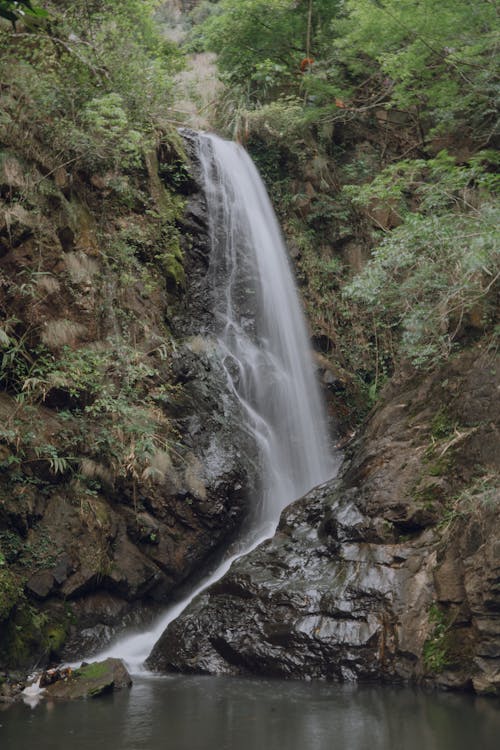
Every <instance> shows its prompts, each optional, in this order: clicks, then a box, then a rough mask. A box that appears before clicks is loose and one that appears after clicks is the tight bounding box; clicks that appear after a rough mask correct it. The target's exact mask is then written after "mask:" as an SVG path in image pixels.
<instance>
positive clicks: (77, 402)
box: [0, 144, 251, 668]
mask: <svg viewBox="0 0 500 750" xmlns="http://www.w3.org/2000/svg"><path fill="white" fill-rule="evenodd" d="M167 145H168V144H167ZM167 145H165V144H163V145H161V146H160V147H159V148H158V153H157V154H154V153H152V154H150V155H149V157H148V159H147V171H145V172H144V173H141V174H139V175H135V176H131V177H130V180H131V181H133V180H136V181H137V185H136V187H138V188H140V190H141V191H142V192H141V193H139V192H137V195H140V194H142V195H143V196H144V195H147V196H148V201H149V203H148V204H147V205H148V206H149V208H151V207H153V206H154V207H155V210H156V211H157V212H158V214H159V215H160V214H165V215H167V216H168V215H170V214H169V211H170V213H171V212H172V210H173V209H172V201H173V198H172V195H173V193H172V189H170V192H169V190H168V189H166V187H167V188H169V187H170V188H171V186H169V185H168V184H167V183H165V184H164V183H163V182H162V180H164V179H167V178H164V177H162V175H164V173H165V172H166V173H168V174H170V172H169V169H170V170H171V169H173V168H174V167H175V168H177V166H176V165H177V164H178V163H180V160H181V157H180V156H179V154H178V153H177V152H176V151H175V150H172V149H173V147H172V146H170V147H169V148H170V150H169V148H167ZM4 162H5V163H4ZM2 164H3V166H4V169H3V172H2V171H0V188H1V189H0V271H1V273H2V279H3V281H2V284H1V285H0V308H1V310H0V312H1V313H2V316H1V317H2V319H3V318H6V319H10V318H12V320H14V321H16V326H17V328H16V329H15V330H14V329H13V328H8V327H7V328H5V330H4V329H3V328H2V331H1V332H2V334H3V336H4V339H5V341H4V342H3V344H2V346H3V345H4V344H5V346H7V344H6V343H5V342H6V341H8V343H9V346H10V344H11V341H10V339H8V336H7V333H6V332H5V331H7V330H8V332H9V334H11V336H12V342H14V343H15V342H16V341H17V337H19V340H20V341H22V342H23V345H25V346H26V347H27V348H26V354H25V359H26V361H29V362H37V361H38V360H40V361H41V362H42V364H43V362H45V363H47V362H52V361H53V362H54V363H56V362H59V361H61V360H63V359H64V358H65V357H66V359H67V360H68V361H69V362H70V363H71V362H73V365H70V366H69V369H68V366H67V370H66V371H65V373H64V375H63V376H61V373H59V375H57V373H56V376H55V381H57V382H55V381H54V375H53V373H52V372H51V371H50V367H49V374H48V375H46V374H44V376H43V377H38V378H34V379H32V380H33V381H36V382H37V383H39V382H42V381H43V382H44V386H43V391H41V392H40V394H37V395H35V397H33V398H27V399H24V392H23V400H22V401H20V400H16V399H15V397H14V396H15V393H16V389H19V390H23V388H24V385H23V383H24V380H23V379H24V378H28V382H32V381H30V380H29V377H28V376H29V375H30V373H31V371H30V372H28V371H27V372H26V373H24V374H23V376H22V378H21V382H20V383H18V382H17V380H16V379H15V378H13V379H12V382H11V381H8V379H7V376H6V375H5V374H2V383H1V384H0V385H1V387H0V390H1V391H2V392H1V393H0V423H1V424H2V425H6V427H5V429H4V428H2V430H1V431H0V433H1V434H0V634H1V637H0V666H5V667H10V668H17V667H19V668H21V667H28V668H29V667H31V666H32V665H33V664H34V663H38V664H40V663H41V664H43V663H47V662H48V661H51V660H54V659H60V658H62V659H75V658H78V657H80V658H81V657H83V656H86V657H88V656H89V655H91V654H92V653H95V652H96V651H97V650H99V649H102V648H103V647H104V646H105V645H106V644H107V643H108V642H109V641H110V640H111V639H112V638H113V637H114V636H116V635H117V633H119V632H120V631H122V630H123V629H125V628H127V627H130V626H134V625H135V626H137V625H138V624H139V623H147V621H148V620H151V619H152V618H153V617H154V616H155V615H156V614H157V612H158V610H159V609H160V608H164V607H165V605H166V604H167V603H170V602H171V601H172V598H173V597H174V596H175V595H176V593H175V592H176V591H177V589H178V588H179V587H180V586H182V585H184V583H185V582H186V581H187V580H188V579H189V578H190V577H191V576H196V575H197V574H198V573H200V572H201V571H202V569H203V567H204V566H205V565H206V564H207V562H209V561H210V559H211V557H212V556H213V555H216V554H218V551H219V549H220V548H221V547H223V546H224V545H226V544H228V543H229V542H230V541H231V540H232V538H233V537H234V535H235V533H236V532H237V530H238V528H239V526H240V524H241V522H242V521H243V519H244V517H245V515H246V512H247V490H248V487H249V484H250V479H249V471H248V467H249V462H250V461H251V455H250V453H251V452H250V451H249V450H248V447H247V438H245V437H244V436H243V433H242V431H241V430H240V423H241V418H240V417H241V415H240V411H239V405H238V404H237V402H236V399H235V398H232V397H231V395H230V394H229V393H228V394H227V396H224V395H222V394H224V393H225V392H226V391H227V385H226V375H225V373H224V372H223V371H222V368H221V366H220V364H219V361H218V358H217V356H216V354H215V345H214V339H213V333H212V331H213V316H212V313H211V302H210V294H209V290H208V282H207V278H206V276H207V267H208V255H209V250H208V239H207V226H206V216H205V213H204V212H205V208H204V202H203V197H202V195H201V194H200V187H199V185H198V184H197V182H196V177H197V175H196V165H195V164H194V166H193V169H194V177H193V176H190V175H189V174H188V173H187V172H186V173H185V174H184V172H182V177H183V183H182V185H181V187H180V188H179V186H178V185H176V186H175V187H176V190H177V189H179V191H180V192H182V193H183V195H184V197H185V198H186V201H187V207H186V212H185V216H184V218H180V216H179V219H178V221H179V224H183V226H182V230H183V231H182V237H181V241H182V242H183V243H184V247H183V255H184V269H183V272H184V273H185V276H186V283H185V285H184V286H183V288H182V289H181V287H180V284H177V285H175V284H174V281H173V279H172V276H170V277H169V276H167V278H166V279H165V272H164V269H163V266H162V267H161V268H160V272H159V273H158V269H156V271H154V269H153V270H152V268H153V266H152V265H151V258H152V257H153V256H151V253H152V252H153V251H154V252H155V253H158V254H161V253H164V252H165V250H167V251H168V250H169V248H168V244H167V247H165V242H166V240H165V237H164V236H163V235H161V234H159V235H154V234H150V235H149V234H148V233H151V232H153V228H154V226H155V222H156V223H157V219H151V220H149V219H148V218H147V217H146V216H145V212H146V213H148V212H147V211H146V208H147V206H145V205H141V204H140V203H139V204H138V205H135V204H134V205H133V206H132V208H131V207H130V206H129V205H122V204H121V203H120V202H119V201H117V197H116V195H114V194H113V192H112V188H111V187H110V185H111V184H113V180H112V179H111V178H112V177H113V175H111V177H110V178H109V179H108V177H106V175H104V176H103V177H101V176H99V175H93V176H90V177H89V176H88V175H87V176H82V175H75V178H74V180H73V182H72V183H71V185H68V184H64V185H63V184H59V182H58V180H57V179H56V177H57V173H56V172H55V171H54V170H52V169H49V168H47V169H46V170H45V171H46V172H48V178H47V180H45V182H44V181H43V180H42V177H41V174H40V173H39V165H37V164H33V163H31V162H30V161H27V160H25V159H22V158H21V157H18V156H16V154H15V153H14V152H12V154H10V155H8V158H7V161H5V159H4V161H2ZM5 164H7V167H8V169H7V172H6V171H5V169H6V167H5ZM172 165H174V167H172ZM162 170H163V171H162ZM127 179H129V178H127ZM47 181H49V182H50V201H49V200H48V199H47V198H46V195H49V192H46V193H43V194H40V195H39V194H38V193H37V192H36V190H35V188H33V195H31V194H30V195H31V198H30V200H32V201H35V203H36V205H37V211H34V212H31V213H29V212H28V211H27V210H26V209H24V208H23V207H22V206H21V205H20V204H19V203H18V202H17V198H16V196H17V193H18V192H19V191H21V189H22V190H27V189H28V187H29V186H30V185H32V184H34V185H38V184H39V183H44V184H46V183H47ZM165 186H166V187H165ZM130 187H132V183H131V185H130ZM181 188H182V190H181ZM16 191H17V192H16ZM44 196H45V197H44ZM175 197H176V198H179V196H178V195H177V196H175ZM103 207H104V208H103ZM101 209H102V210H103V211H104V209H105V211H104V213H101ZM106 211H108V212H109V213H108V214H107V219H106V221H105V222H104V225H103V222H102V221H101V219H100V218H99V217H102V216H104V214H105V213H106ZM149 213H155V212H149ZM38 214H40V215H42V216H43V221H41V220H40V221H37V220H35V218H34V217H35V215H36V216H38ZM112 217H114V218H112ZM100 221H101V223H99V222H100ZM148 221H150V222H151V223H150V225H148V223H147V222H148ZM172 221H173V220H172ZM176 221H177V219H176ZM138 226H140V231H138V230H137V227H138ZM136 230H137V231H138V233H137V232H136ZM169 231H170V234H172V231H173V230H172V226H170V229H169ZM130 232H132V233H133V232H136V235H134V237H136V239H135V240H134V242H135V243H136V244H135V245H134V247H135V250H134V252H135V253H136V256H137V258H138V259H139V261H140V260H141V258H143V259H144V266H143V267H141V266H140V265H137V264H136V265H135V266H134V267H133V268H132V271H134V274H135V276H134V274H132V273H130V275H129V276H127V274H125V276H126V277H127V278H126V280H125V281H124V280H123V278H122V277H121V276H120V273H121V271H120V269H119V268H118V267H115V268H113V269H110V268H109V267H108V266H106V264H103V262H102V258H103V257H105V255H106V251H107V249H108V247H113V246H114V245H113V242H117V243H118V244H119V243H120V242H122V240H123V236H124V234H127V233H130ZM180 234H181V233H179V236H180ZM127 236H128V235H127ZM149 236H151V238H152V239H148V237H149ZM169 236H170V235H169ZM103 237H104V239H102V238H103ZM120 238H121V239H120ZM141 238H142V239H141ZM36 243H39V245H40V247H43V249H44V250H43V257H42V256H40V255H39V253H38V251H36V252H35V250H34V249H33V248H34V247H35V245H36V247H38V245H37V244H36ZM100 243H101V244H100ZM141 243H142V244H141ZM122 245H123V242H122ZM122 245H120V246H122ZM168 257H170V261H171V260H172V257H173V256H168ZM122 260H123V259H122ZM123 262H125V261H124V260H123ZM129 271H130V269H129ZM141 273H142V275H141ZM147 274H149V276H148V275H147ZM155 274H156V275H155ZM162 274H163V276H162ZM31 275H32V276H33V279H34V281H33V282H32V284H31V286H30V288H29V293H26V294H24V293H21V291H22V290H21V291H20V288H19V284H20V282H19V284H18V280H19V279H24V278H25V276H26V278H29V279H31ZM144 278H145V279H146V280H147V283H148V284H149V287H148V289H146V288H145V283H146V282H144ZM180 278H183V277H182V276H181V277H180ZM35 282H36V284H35ZM25 286H26V285H25ZM174 286H175V289H174V290H173V291H172V288H173V287H174ZM18 329H19V330H18ZM40 332H41V333H40ZM39 333H40V335H41V336H42V339H41V340H40V339H39ZM49 333H50V336H49ZM37 337H38V338H37ZM25 340H26V342H27V343H25V344H24V342H25ZM117 341H118V342H119V343H118V344H116V342H117ZM115 345H116V346H118V347H119V348H120V347H121V348H122V350H123V351H125V352H126V356H125V357H124V359H123V361H120V362H118V363H117V362H115V361H112V357H111V358H110V357H109V355H108V359H107V360H106V367H107V368H108V369H107V371H106V376H105V378H104V380H103V383H102V387H103V390H106V388H108V387H109V393H110V394H111V397H110V398H109V399H108V402H107V403H106V404H105V405H104V409H103V410H101V409H98V410H96V414H95V415H92V414H90V413H89V412H88V411H87V408H88V407H89V406H94V405H95V399H96V397H98V396H99V395H100V394H98V393H94V394H92V393H91V392H90V391H89V384H90V388H92V386H93V384H94V383H95V382H97V381H96V378H97V376H98V375H99V364H96V363H98V362H99V361H102V358H103V357H105V356H106V355H105V354H104V353H105V352H106V351H107V350H109V348H110V347H111V346H115ZM2 351H4V350H2ZM16 351H17V350H16ZM40 352H43V355H42V354H40ZM131 360H132V361H131ZM23 361H24V360H23ZM129 364H130V367H131V369H130V379H129V380H128V381H127V383H125V381H124V378H125V379H126V378H127V377H128V375H127V374H126V373H125V375H124V374H123V371H126V370H127V367H128V366H129ZM87 367H88V369H87V370H85V371H86V372H88V373H90V374H89V377H88V381H89V382H87V383H85V384H82V383H81V382H80V381H81V377H80V374H81V372H82V371H83V370H82V368H87ZM61 368H62V365H61ZM115 368H116V369H115ZM37 372H38V371H37ZM94 376H95V377H94ZM16 377H17V376H16ZM85 377H87V376H85ZM51 378H52V380H51ZM106 378H107V380H106ZM120 379H121V380H120ZM115 381H116V382H117V383H118V386H117V387H116V388H115V389H114V390H113V383H114V382H115ZM6 382H7V386H5V383H6ZM54 383H55V384H54ZM35 387H36V385H35ZM127 389H128V391H127ZM120 391H121V392H122V393H124V394H126V395H125V396H124V398H123V399H122V401H121V403H120V404H119V406H118V408H116V403H115V396H116V395H117V394H118V395H119V394H120ZM131 400H132V404H131V403H130V401H131ZM143 403H145V406H144V408H142V410H141V407H142V404H143ZM131 405H132V407H133V408H134V409H136V412H135V413H132V417H131V419H129V418H128V417H127V416H125V418H124V419H122V417H121V414H125V415H126V414H127V409H129V408H130V406H131ZM137 407H139V411H137ZM120 410H121V412H120ZM108 413H109V418H108V416H107V414H108ZM137 415H138V416H137ZM121 419H122V426H121V427H120V428H119V430H118V431H116V426H117V423H120V420H121ZM148 420H149V422H148ZM142 423H149V424H151V423H154V425H155V431H154V432H153V433H151V431H150V432H149V433H147V436H149V437H148V439H149V441H150V442H149V445H148V444H147V443H144V440H143V437H142V435H141V429H142ZM99 424H100V425H101V426H100V427H99V426H98V425H99ZM103 425H104V427H103ZM141 440H142V441H143V446H144V447H145V448H146V450H145V451H144V448H143V453H144V452H145V454H146V455H147V456H148V458H147V461H146V462H143V463H142V464H141V463H140V461H137V459H136V456H134V450H136V453H137V454H139V453H140V449H141ZM122 443H124V444H125V445H127V446H128V445H129V446H130V460H128V459H127V457H126V455H124V452H123V446H122ZM100 445H102V446H103V448H102V449H101V448H100V447H99V446H100ZM159 446H160V447H159ZM137 449H139V450H137ZM120 451H121V453H122V457H121V458H120V460H119V461H116V460H115V458H116V456H117V455H120ZM54 456H55V457H56V458H55V459H54ZM59 456H69V457H70V459H69V460H68V461H67V460H66V459H63V461H62V462H61V461H60V460H59V458H58V457H59ZM123 458H124V459H125V461H124V460H123ZM54 460H55V462H54ZM58 461H59V463H57V462H58ZM127 463H128V465H127ZM33 613H34V614H35V616H34V617H33V616H32V615H33ZM37 613H40V614H41V617H38V615H37Z"/></svg>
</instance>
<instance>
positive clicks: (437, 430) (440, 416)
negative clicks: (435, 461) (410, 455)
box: [431, 408, 457, 440]
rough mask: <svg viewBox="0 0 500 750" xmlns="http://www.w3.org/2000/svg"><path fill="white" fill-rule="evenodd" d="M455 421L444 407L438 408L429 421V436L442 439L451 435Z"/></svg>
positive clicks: (454, 427)
mask: <svg viewBox="0 0 500 750" xmlns="http://www.w3.org/2000/svg"><path fill="white" fill-rule="evenodd" d="M456 426H457V425H456V422H455V421H453V420H452V418H451V417H450V415H449V414H448V412H447V410H446V409H445V408H442V409H440V410H439V411H438V412H437V414H436V415H435V416H434V419H433V420H432V422H431V436H432V438H433V439H434V440H443V439H444V438H447V437H450V436H451V435H453V433H454V431H455V429H456Z"/></svg>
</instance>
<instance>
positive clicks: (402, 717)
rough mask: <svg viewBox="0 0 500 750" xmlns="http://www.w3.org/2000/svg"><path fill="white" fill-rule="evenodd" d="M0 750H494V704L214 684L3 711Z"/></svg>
mask: <svg viewBox="0 0 500 750" xmlns="http://www.w3.org/2000/svg"><path fill="white" fill-rule="evenodd" d="M0 748H1V750H31V749H33V750H59V749H61V750H63V748H64V750H143V749H144V750H163V749H165V750H257V749H258V750H299V749H300V750H335V749H336V748H339V749H342V750H393V749H394V750H473V749H474V750H475V749H476V748H477V749H478V750H498V748H500V702H499V701H498V700H495V699H488V698H477V697H474V696H469V695H457V694H451V693H437V692H423V691H419V690H413V689H409V688H392V687H380V686H377V687H373V686H370V687H366V686H362V687H360V686H356V685H347V686H344V685H328V684H324V683H315V682H310V683H301V682H281V681H273V680H257V679H230V678H221V677H186V676H172V677H146V678H136V680H135V682H134V686H133V687H132V689H131V690H124V691H120V692H117V693H115V694H112V695H109V696H105V697H101V698H97V699H89V700H80V701H75V702H73V703H52V702H48V701H43V702H41V703H40V704H39V705H38V706H36V707H35V708H30V707H29V706H26V705H21V704H19V705H15V706H13V707H10V708H8V709H6V710H4V711H0Z"/></svg>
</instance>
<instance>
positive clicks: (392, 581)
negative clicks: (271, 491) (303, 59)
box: [148, 351, 500, 694]
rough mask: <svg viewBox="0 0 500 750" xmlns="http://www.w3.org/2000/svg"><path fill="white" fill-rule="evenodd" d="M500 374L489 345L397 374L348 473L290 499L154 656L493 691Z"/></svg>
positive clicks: (156, 663)
mask: <svg viewBox="0 0 500 750" xmlns="http://www.w3.org/2000/svg"><path fill="white" fill-rule="evenodd" d="M497 387H498V381H497V374H496V371H495V368H493V367H492V366H491V361H489V360H488V358H487V355H483V354H482V353H481V352H480V351H479V352H475V353H474V352H467V353H465V354H463V355H462V356H461V357H459V358H456V359H455V360H453V361H451V362H450V363H448V364H447V365H445V366H444V367H443V368H442V370H441V371H438V372H436V373H434V374H432V375H424V376H419V377H417V378H415V377H414V378H413V379H410V380H403V381H401V382H400V383H399V384H398V383H393V384H392V386H391V387H390V388H389V389H387V390H386V393H385V395H384V398H383V400H382V401H381V403H380V404H379V406H378V408H377V409H376V410H375V411H374V412H373V413H372V415H371V418H370V420H369V421H368V423H367V425H366V427H365V429H364V431H363V433H362V434H361V435H360V437H359V438H358V440H357V441H356V443H355V444H354V445H353V447H352V448H351V449H350V456H349V460H348V461H347V462H346V464H345V466H344V469H343V473H342V475H341V477H340V478H339V480H337V481H336V482H334V483H327V484H326V485H324V486H322V487H320V488H317V489H316V490H314V491H312V492H311V493H309V494H308V495H306V496H305V497H304V498H303V499H301V500H299V501H297V502H295V503H294V504H292V505H291V506H289V507H288V508H287V509H286V510H285V511H284V513H283V514H282V517H281V521H280V524H279V527H278V530H277V533H276V535H275V536H274V538H273V539H272V540H269V541H267V542H265V543H264V544H262V545H261V546H260V547H259V548H258V549H256V550H254V551H253V552H252V553H251V554H249V555H248V556H246V557H245V558H244V559H241V560H239V561H237V562H236V563H234V564H233V566H232V567H231V569H230V571H229V572H228V574H227V575H226V576H225V577H224V578H223V579H222V580H221V581H219V582H218V583H216V584H214V585H213V586H212V587H211V588H210V589H208V590H207V591H205V592H204V593H202V594H201V595H200V596H198V597H197V598H196V599H195V600H194V601H193V602H192V604H191V605H190V606H189V607H188V608H187V609H186V610H185V612H184V613H183V614H182V615H181V616H180V617H179V618H178V619H177V620H176V621H175V622H173V623H172V624H171V625H170V626H169V628H168V629H167V630H166V631H165V633H164V634H163V636H162V638H161V639H160V641H159V642H158V643H157V644H156V646H155V648H154V649H153V652H152V654H151V655H150V657H149V660H148V661H149V664H150V666H151V667H152V668H153V669H156V670H159V671H183V672H201V673H223V674H263V675H272V676H280V677H287V678H299V679H304V678H321V679H334V680H373V679H377V680H391V681H407V680H412V681H418V682H425V683H428V684H436V685H439V686H442V687H446V688H452V689H461V690H463V689H471V688H473V689H474V690H476V692H481V693H489V694H497V693H498V692H499V690H500V687H499V684H500V678H499V674H500V672H499V663H500V544H499V542H498V539H499V538H500V518H499V515H498V497H499V493H498V485H497V483H496V482H495V476H496V475H497V472H498V469H499V468H500V465H499V461H500V457H499V456H498V454H497V455H495V456H494V455H493V453H492V451H491V450H490V448H491V444H492V442H494V441H495V438H496V434H497V433H496V430H497V424H498V417H499V414H498V411H499V405H498V399H497V397H496V394H497ZM487 404H489V407H487V406H486V405H487ZM478 433H481V435H482V438H481V441H479V440H478V439H477V436H478ZM471 454H472V455H471ZM444 457H446V461H443V460H442V459H443V458H444ZM457 498H458V499H457Z"/></svg>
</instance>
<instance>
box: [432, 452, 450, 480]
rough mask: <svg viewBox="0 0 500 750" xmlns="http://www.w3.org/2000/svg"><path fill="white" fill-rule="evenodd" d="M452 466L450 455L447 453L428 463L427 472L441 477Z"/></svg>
mask: <svg viewBox="0 0 500 750" xmlns="http://www.w3.org/2000/svg"><path fill="white" fill-rule="evenodd" d="M452 466H453V459H452V456H451V455H450V454H449V453H448V454H445V455H444V456H441V458H438V459H437V460H436V461H433V462H432V463H430V464H429V465H428V467H427V474H429V475H430V476H431V477H443V476H446V475H447V474H448V473H449V471H450V469H451V468H452Z"/></svg>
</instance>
